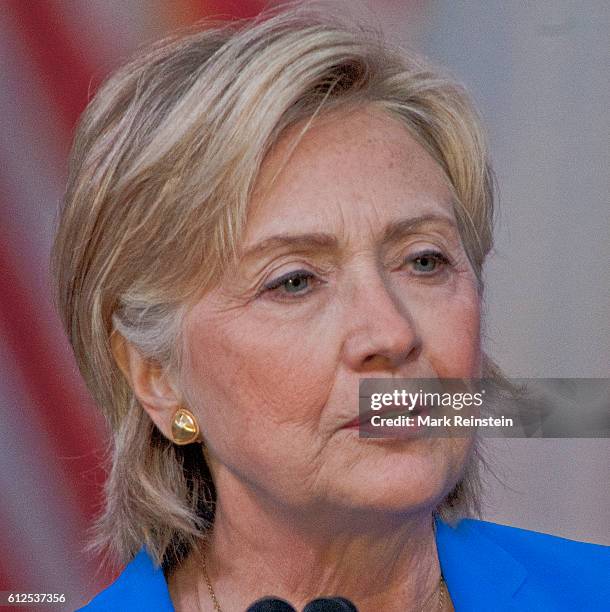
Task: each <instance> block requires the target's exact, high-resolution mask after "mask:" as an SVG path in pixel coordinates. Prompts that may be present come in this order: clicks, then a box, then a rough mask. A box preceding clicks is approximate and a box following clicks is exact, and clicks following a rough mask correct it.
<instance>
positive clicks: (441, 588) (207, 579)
mask: <svg viewBox="0 0 610 612" xmlns="http://www.w3.org/2000/svg"><path fill="white" fill-rule="evenodd" d="M201 569H202V570H203V577H204V579H205V583H206V585H207V587H208V593H209V594H210V599H211V600H212V604H213V605H214V612H222V608H221V607H220V604H219V603H218V599H217V598H216V593H214V587H213V586H212V583H211V581H210V577H209V576H208V568H207V566H206V563H205V554H204V555H203V556H202V558H201ZM446 590H447V586H446V585H445V579H444V578H443V575H442V574H441V579H440V580H439V581H438V589H435V591H434V592H435V593H436V592H438V594H439V596H438V608H437V610H438V611H439V612H441V611H442V609H443V607H444V606H445V591H446ZM427 603H428V602H427V601H426V602H424V606H423V607H422V609H421V612H424V608H425V606H426V604H427Z"/></svg>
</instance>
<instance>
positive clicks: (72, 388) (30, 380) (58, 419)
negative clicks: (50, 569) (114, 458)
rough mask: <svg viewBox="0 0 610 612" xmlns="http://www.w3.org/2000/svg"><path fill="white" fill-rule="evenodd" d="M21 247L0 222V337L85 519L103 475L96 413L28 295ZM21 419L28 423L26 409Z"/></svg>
mask: <svg viewBox="0 0 610 612" xmlns="http://www.w3.org/2000/svg"><path fill="white" fill-rule="evenodd" d="M22 252H23V248H20V245H18V244H16V239H15V236H14V235H7V234H6V225H5V224H2V226H1V227H0V270H2V296H1V298H0V317H1V318H2V320H3V329H4V330H5V333H4V337H3V341H4V342H5V344H6V345H7V349H8V351H9V352H10V354H11V355H13V357H14V359H15V367H16V368H17V369H18V371H19V372H20V374H21V376H22V377H23V379H24V380H26V381H27V385H28V387H27V391H28V393H29V395H30V396H31V397H32V399H33V401H34V403H35V406H36V411H37V420H38V422H39V423H42V425H43V427H44V432H45V435H47V436H48V438H49V440H50V441H51V442H52V444H53V445H54V446H55V447H56V449H57V454H58V459H59V463H60V465H61V466H62V468H63V469H64V472H65V479H66V482H69V483H70V488H71V489H72V491H73V492H74V498H73V499H72V500H70V501H71V502H72V503H73V504H74V506H75V507H76V508H78V509H79V510H80V513H81V514H82V515H83V519H84V520H85V521H89V520H90V519H91V518H92V516H93V515H94V513H95V512H96V511H98V510H99V504H100V502H101V491H100V485H101V484H102V483H103V482H104V477H105V475H104V471H103V470H102V468H101V466H100V457H101V456H102V453H103V442H102V431H103V429H102V427H103V425H102V423H101V419H100V418H99V417H95V416H94V415H95V414H96V412H97V410H96V408H95V407H94V404H93V401H92V400H91V398H90V397H89V396H88V395H87V392H86V391H85V389H84V385H83V383H82V382H81V380H80V379H79V378H78V377H77V376H76V375H75V374H74V373H73V371H72V370H71V369H70V361H71V359H70V358H69V357H67V358H66V357H64V358H62V356H63V355H65V353H66V348H65V346H66V345H62V346H57V345H56V340H55V338H56V337H58V336H59V333H58V334H55V335H54V334H52V333H50V331H49V330H48V328H47V326H48V325H53V324H54V323H53V322H49V317H53V319H52V321H57V323H56V324H57V326H58V328H59V325H60V324H59V321H58V320H57V318H56V315H54V314H53V312H52V311H51V310H50V308H46V307H45V305H46V301H43V300H41V303H40V304H35V303H34V302H33V300H32V299H31V293H30V288H29V287H28V286H27V282H25V279H24V278H23V277H22V276H21V274H20V273H19V269H20V262H19V259H20V256H19V253H22ZM39 309H41V310H42V312H41V311H40V310H39ZM23 408H24V407H17V406H16V407H15V409H20V410H23ZM24 424H27V414H25V412H24ZM80 527H83V525H81V526H80Z"/></svg>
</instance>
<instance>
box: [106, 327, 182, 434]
mask: <svg viewBox="0 0 610 612" xmlns="http://www.w3.org/2000/svg"><path fill="white" fill-rule="evenodd" d="M110 344H111V348H112V354H113V355H114V359H115V361H116V363H117V365H118V366H119V369H120V370H121V372H122V373H123V375H124V376H125V378H126V379H127V381H128V382H129V385H130V386H131V388H132V389H133V392H134V394H135V396H136V397H137V398H138V401H139V402H140V404H141V405H142V407H143V408H144V410H146V412H147V413H148V415H149V416H150V418H151V419H152V420H153V422H154V423H155V425H156V426H157V427H158V428H159V429H160V430H161V432H162V433H163V434H164V435H165V436H166V437H167V438H169V439H170V440H171V439H172V435H171V434H172V432H171V422H172V417H173V415H174V412H175V411H176V410H177V409H178V408H179V407H180V406H181V405H182V398H181V397H179V395H178V394H177V393H176V391H175V389H174V387H173V386H172V384H171V382H170V380H169V379H168V376H167V374H166V372H165V371H164V369H163V368H162V367H161V366H160V365H159V364H158V363H157V362H156V361H154V360H152V359H149V358H146V357H144V356H143V355H142V353H140V351H139V350H138V349H137V348H136V347H135V346H134V345H133V344H131V342H129V341H128V340H126V339H125V338H124V337H123V336H122V335H121V334H120V333H119V332H117V331H116V330H115V331H114V332H113V333H112V335H111V337H110Z"/></svg>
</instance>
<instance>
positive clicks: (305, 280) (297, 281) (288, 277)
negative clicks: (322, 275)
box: [264, 270, 314, 295]
mask: <svg viewBox="0 0 610 612" xmlns="http://www.w3.org/2000/svg"><path fill="white" fill-rule="evenodd" d="M313 278H314V275H313V274H312V273H311V272H307V271H306V270H297V271H296V272H289V273H288V274H284V275H283V276H280V277H279V278H277V279H275V280H273V281H271V282H270V283H268V284H266V285H265V287H264V288H265V289H266V290H267V291H277V290H278V289H282V291H281V292H280V293H284V294H292V295H294V294H297V295H298V294H304V293H307V292H308V291H307V290H308V289H309V288H310V285H311V280H312V279H313Z"/></svg>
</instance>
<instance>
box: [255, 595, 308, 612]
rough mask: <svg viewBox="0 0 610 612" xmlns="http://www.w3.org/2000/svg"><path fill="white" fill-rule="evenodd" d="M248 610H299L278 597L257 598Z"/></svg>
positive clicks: (283, 611)
mask: <svg viewBox="0 0 610 612" xmlns="http://www.w3.org/2000/svg"><path fill="white" fill-rule="evenodd" d="M246 612H297V611H296V610H295V609H294V608H293V607H292V606H291V605H290V604H289V603H288V602H287V601H286V600H284V599H279V598H277V597H263V598H262V599H257V600H256V601H255V602H254V603H253V604H252V605H251V606H250V607H249V608H248V609H247V610H246Z"/></svg>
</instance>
